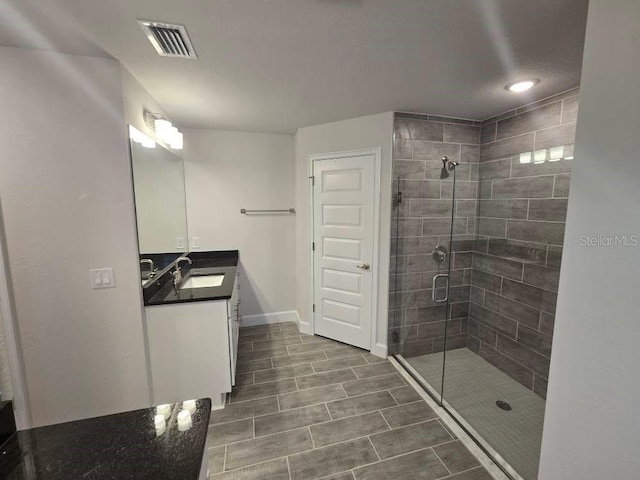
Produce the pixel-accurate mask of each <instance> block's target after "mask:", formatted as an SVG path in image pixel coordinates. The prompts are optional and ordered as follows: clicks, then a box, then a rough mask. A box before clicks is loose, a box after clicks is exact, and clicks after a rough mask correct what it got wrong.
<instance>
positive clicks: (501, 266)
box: [473, 253, 522, 280]
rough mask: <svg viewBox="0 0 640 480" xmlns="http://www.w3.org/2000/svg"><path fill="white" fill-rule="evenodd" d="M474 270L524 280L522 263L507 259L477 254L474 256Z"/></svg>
mask: <svg viewBox="0 0 640 480" xmlns="http://www.w3.org/2000/svg"><path fill="white" fill-rule="evenodd" d="M473 268H474V270H481V271H483V272H486V273H491V274H493V275H499V276H502V277H507V278H512V279H514V280H520V279H521V278H522V263H520V262H516V261H513V260H507V259H505V258H500V257H494V256H492V255H484V254H481V253H476V254H474V256H473Z"/></svg>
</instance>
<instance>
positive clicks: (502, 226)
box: [478, 217, 507, 238]
mask: <svg viewBox="0 0 640 480" xmlns="http://www.w3.org/2000/svg"><path fill="white" fill-rule="evenodd" d="M506 234H507V220H506V219H504V218H486V217H481V218H478V235H483V236H486V237H498V238H504V237H505V236H506Z"/></svg>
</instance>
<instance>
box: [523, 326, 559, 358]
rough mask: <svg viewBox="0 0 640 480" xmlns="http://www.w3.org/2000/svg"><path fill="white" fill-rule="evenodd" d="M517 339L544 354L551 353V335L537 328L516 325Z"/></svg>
mask: <svg viewBox="0 0 640 480" xmlns="http://www.w3.org/2000/svg"><path fill="white" fill-rule="evenodd" d="M517 341H518V342H520V343H522V344H523V345H526V346H527V347H529V348H531V349H533V350H535V351H536V352H538V353H541V354H542V355H544V356H547V357H548V356H549V355H551V341H552V339H551V336H550V335H545V334H544V333H541V332H539V331H538V330H534V329H533V328H529V327H525V326H524V325H520V327H518V337H517Z"/></svg>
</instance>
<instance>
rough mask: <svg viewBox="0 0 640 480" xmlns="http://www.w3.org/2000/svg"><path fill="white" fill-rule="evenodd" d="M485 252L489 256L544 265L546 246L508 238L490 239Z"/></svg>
mask: <svg viewBox="0 0 640 480" xmlns="http://www.w3.org/2000/svg"><path fill="white" fill-rule="evenodd" d="M487 251H488V253H489V254H490V255H494V256H497V257H502V258H506V259H509V260H515V261H519V262H524V263H536V264H539V265H544V263H545V261H546V258H547V245H546V244H544V243H536V242H526V241H521V240H513V239H510V238H490V239H489V243H488V248H487Z"/></svg>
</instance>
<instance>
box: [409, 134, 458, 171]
mask: <svg viewBox="0 0 640 480" xmlns="http://www.w3.org/2000/svg"><path fill="white" fill-rule="evenodd" d="M445 156H446V157H449V160H451V161H454V162H457V161H458V160H460V145H459V144H457V143H442V142H425V141H415V142H414V143H413V159H414V160H427V161H441V160H442V157H445ZM440 166H441V168H442V163H440Z"/></svg>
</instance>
